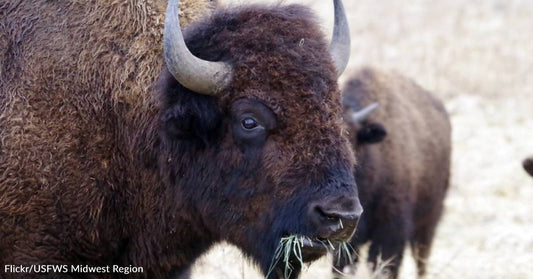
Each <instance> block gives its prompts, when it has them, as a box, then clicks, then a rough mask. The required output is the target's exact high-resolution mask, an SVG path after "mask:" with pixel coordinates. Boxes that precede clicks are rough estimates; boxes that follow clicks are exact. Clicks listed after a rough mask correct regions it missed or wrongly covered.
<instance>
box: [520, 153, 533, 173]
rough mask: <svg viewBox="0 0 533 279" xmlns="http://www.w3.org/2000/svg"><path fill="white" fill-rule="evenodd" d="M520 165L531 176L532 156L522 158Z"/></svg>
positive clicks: (532, 167) (532, 168)
mask: <svg viewBox="0 0 533 279" xmlns="http://www.w3.org/2000/svg"><path fill="white" fill-rule="evenodd" d="M522 166H523V167H524V170H525V171H526V172H527V173H528V174H529V175H531V176H533V156H531V157H528V158H526V159H524V161H523V162H522Z"/></svg>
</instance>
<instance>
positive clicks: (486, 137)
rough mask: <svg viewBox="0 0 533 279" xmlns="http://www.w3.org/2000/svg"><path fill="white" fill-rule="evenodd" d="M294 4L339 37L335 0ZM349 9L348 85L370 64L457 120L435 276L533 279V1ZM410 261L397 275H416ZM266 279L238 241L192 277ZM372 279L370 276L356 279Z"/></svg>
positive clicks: (464, 0)
mask: <svg viewBox="0 0 533 279" xmlns="http://www.w3.org/2000/svg"><path fill="white" fill-rule="evenodd" d="M221 2H222V3H224V4H226V3H228V2H233V3H235V2H236V3H245V2H249V1H243V0H240V1H235V0H225V1H221ZM254 2H257V1H254ZM262 2H270V1H262ZM286 2H289V3H292V2H299V3H305V4H309V5H311V6H312V7H313V8H315V9H316V11H317V12H318V13H319V14H320V16H321V18H322V19H323V26H324V32H327V34H330V33H331V31H330V30H331V25H332V17H331V14H332V13H333V11H332V7H331V2H330V1H324V0H322V1H310V0H309V1H303V0H301V1H286ZM344 2H345V6H346V9H347V12H348V14H349V18H350V26H351V32H352V57H351V61H350V64H349V68H348V70H347V71H346V73H345V74H344V76H343V78H342V79H345V78H346V77H347V76H349V75H350V72H352V71H353V70H354V69H356V68H357V67H359V66H361V65H373V66H376V67H380V68H383V69H390V70H395V71H398V72H401V73H403V74H404V75H406V76H408V77H411V78H414V79H415V80H416V81H417V82H418V83H419V84H421V85H422V86H423V87H425V88H426V89H429V90H431V91H432V92H435V94H436V95H437V96H439V97H440V98H441V99H442V100H443V101H444V102H445V104H446V107H447V109H448V111H449V112H450V115H451V119H452V125H453V174H452V184H451V188H450V191H449V195H448V197H447V200H446V213H445V215H444V216H443V219H442V222H441V225H440V227H439V229H438V233H437V235H436V239H435V244H434V247H433V253H432V255H431V258H430V260H429V274H428V276H427V278H439V279H440V278H442V279H445V278H480V279H481V278H483V279H490V278H511V279H522V278H524V279H526V278H533V178H531V177H528V176H527V175H526V174H525V172H524V171H523V170H522V168H521V160H522V159H523V158H524V157H525V156H526V155H528V154H533V1H531V0H453V1H445V0H438V1H436V0H411V1H407V0H357V1H348V0H345V1H344ZM341 83H342V80H341ZM406 255H407V257H405V258H404V259H405V260H404V264H403V266H402V269H401V276H400V278H415V274H416V273H415V268H414V263H413V261H412V258H411V256H410V253H409V251H406ZM329 269H330V267H329V264H328V261H327V260H326V259H322V260H320V261H318V262H316V263H314V264H312V265H311V267H310V268H309V269H308V270H307V271H306V272H305V273H304V275H303V276H302V277H303V278H305V279H318V278H320V279H323V278H330V275H329ZM261 277H262V276H261V275H260V274H259V273H258V272H257V270H256V269H255V268H254V267H253V266H252V265H250V264H249V263H248V261H247V260H246V259H243V257H242V255H241V254H240V252H239V251H238V250H237V249H235V248H234V247H232V246H230V245H219V246H217V247H215V248H214V249H213V250H212V251H211V253H209V254H208V255H206V256H205V257H203V258H201V259H200V260H199V261H198V262H197V263H196V265H195V267H194V270H193V278H195V279H208V278H218V279H225V278H228V279H229V278H231V279H235V278H261ZM372 277H373V275H372V274H370V273H369V272H368V271H367V270H365V269H364V268H363V269H360V270H359V273H358V275H357V276H356V278H372Z"/></svg>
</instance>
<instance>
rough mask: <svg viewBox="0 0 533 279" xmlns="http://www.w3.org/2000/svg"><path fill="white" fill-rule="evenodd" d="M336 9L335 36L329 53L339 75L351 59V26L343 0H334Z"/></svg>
mask: <svg viewBox="0 0 533 279" xmlns="http://www.w3.org/2000/svg"><path fill="white" fill-rule="evenodd" d="M333 6H334V9H335V26H334V27H333V37H332V38H331V44H330V45H329V53H330V54H331V57H332V59H333V63H334V64H335V68H336V69H337V76H340V75H341V74H342V72H344V69H346V66H347V65H348V60H349V59H350V28H349V27H348V20H347V19H346V13H345V12H344V6H343V5H342V1H341V0H333Z"/></svg>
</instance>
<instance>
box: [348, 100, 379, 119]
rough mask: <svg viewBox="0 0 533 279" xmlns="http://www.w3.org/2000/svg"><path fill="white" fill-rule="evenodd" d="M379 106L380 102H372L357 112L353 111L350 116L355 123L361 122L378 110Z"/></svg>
mask: <svg viewBox="0 0 533 279" xmlns="http://www.w3.org/2000/svg"><path fill="white" fill-rule="evenodd" d="M378 107H379V104H378V103H372V104H370V105H368V106H366V107H364V108H363V109H361V110H359V111H356V112H352V113H351V115H350V118H351V120H352V122H353V123H361V122H363V121H365V120H366V118H367V117H368V116H369V115H370V114H371V113H372V112H373V111H374V110H376V109H377V108H378Z"/></svg>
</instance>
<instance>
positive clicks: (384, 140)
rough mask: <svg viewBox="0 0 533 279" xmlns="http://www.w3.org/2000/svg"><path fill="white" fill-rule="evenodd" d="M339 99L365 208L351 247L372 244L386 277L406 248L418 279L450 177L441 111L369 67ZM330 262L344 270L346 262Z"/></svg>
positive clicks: (404, 82)
mask: <svg viewBox="0 0 533 279" xmlns="http://www.w3.org/2000/svg"><path fill="white" fill-rule="evenodd" d="M343 94H344V100H343V104H344V111H345V113H344V119H345V121H346V122H347V123H348V126H349V129H348V132H349V138H350V141H351V144H352V146H353V147H354V150H355V151H356V154H357V155H358V156H357V158H358V163H357V168H356V171H355V172H356V174H357V175H356V182H357V185H358V189H359V198H360V200H361V204H362V205H363V209H364V210H365V212H364V214H363V215H362V217H361V220H360V222H359V226H358V229H357V232H356V234H355V236H354V238H353V239H352V241H351V244H352V245H353V247H355V249H356V250H357V249H358V248H359V247H360V246H361V245H362V244H364V243H366V242H370V243H371V245H370V250H369V258H368V260H369V262H371V263H372V264H373V265H374V266H375V264H376V261H377V259H378V257H381V258H382V259H390V260H391V262H390V265H389V267H388V271H389V272H390V275H391V277H392V278H396V277H397V274H398V267H399V265H400V263H401V260H402V255H403V251H404V248H405V245H406V243H407V242H409V243H410V244H411V248H412V251H413V252H414V257H415V259H416V262H417V266H418V273H419V275H420V276H422V275H423V274H424V273H425V270H426V268H425V265H426V262H427V259H428V256H429V253H430V248H431V242H432V239H433V236H434V234H435V228H436V226H437V223H438V222H439V218H440V216H441V213H442V210H443V200H444V197H445V195H446V191H447V189H448V181H449V176H450V122H449V118H448V115H447V113H446V110H445V109H444V107H443V105H442V103H441V102H440V101H439V100H437V99H436V98H435V97H433V96H432V95H431V94H430V93H429V92H427V91H425V90H424V89H422V88H420V87H419V86H418V85H417V84H415V83H414V82H413V81H411V80H409V79H407V78H405V77H403V76H401V75H399V74H395V73H387V72H383V71H379V70H376V69H373V68H363V69H361V70H360V71H358V72H357V73H356V74H355V75H354V76H353V77H352V78H351V79H349V81H348V82H347V84H346V86H345V88H344V90H343ZM378 104H379V108H377V106H378ZM372 111H374V112H372ZM373 143H379V144H373ZM355 256H356V253H355V252H354V257H355ZM334 264H336V269H337V270H345V269H344V267H345V266H346V264H347V262H346V260H345V259H341V260H340V261H339V262H335V263H334ZM349 269H350V268H347V269H346V270H349ZM352 272H353V269H352Z"/></svg>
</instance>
